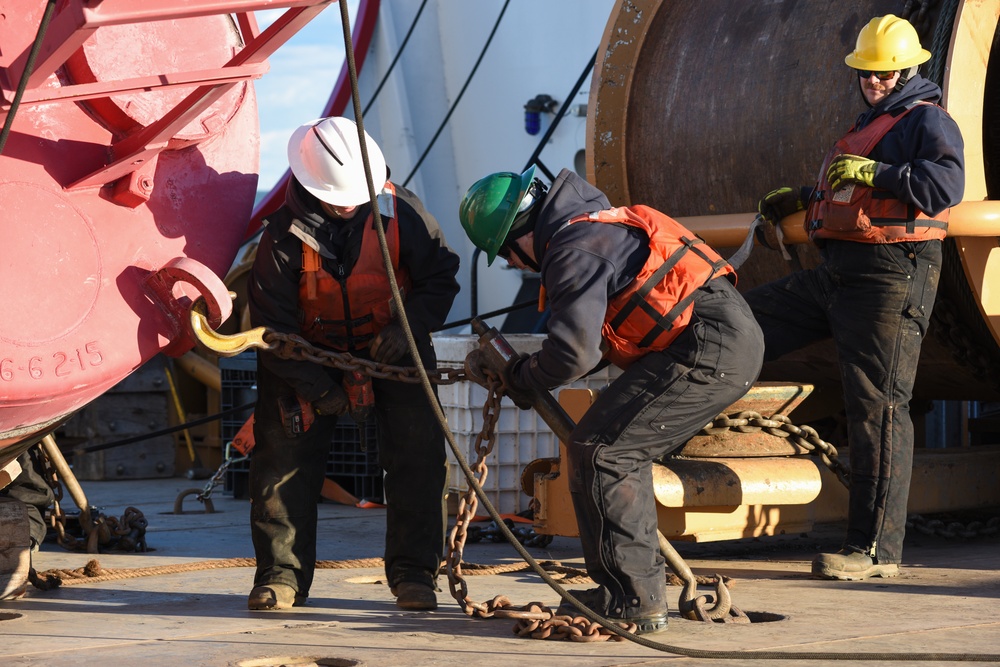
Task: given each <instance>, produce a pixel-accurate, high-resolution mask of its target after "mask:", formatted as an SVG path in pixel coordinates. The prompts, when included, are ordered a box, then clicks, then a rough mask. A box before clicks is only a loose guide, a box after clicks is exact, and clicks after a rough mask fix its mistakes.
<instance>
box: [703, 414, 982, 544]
mask: <svg viewBox="0 0 1000 667" xmlns="http://www.w3.org/2000/svg"><path fill="white" fill-rule="evenodd" d="M727 430H734V431H739V432H740V433H755V432H759V431H765V432H767V433H769V434H771V435H773V436H775V437H778V438H787V439H788V441H789V442H790V443H791V444H792V445H793V446H794V447H796V448H797V449H800V450H801V452H800V453H802V454H811V455H813V456H817V457H818V458H819V459H820V460H821V461H823V464H824V465H826V467H827V468H829V469H830V471H831V472H833V473H834V474H835V475H836V476H837V479H839V480H840V482H841V483H842V484H843V485H844V486H845V487H847V488H850V479H851V471H850V469H848V467H847V466H845V465H844V463H843V462H842V461H841V460H840V458H839V457H838V455H837V449H836V447H834V446H833V445H831V444H830V443H828V442H826V441H825V440H823V439H822V438H820V437H819V434H818V433H817V432H816V430H815V429H814V428H812V427H811V426H806V425H803V426H796V425H795V424H793V423H792V422H791V420H790V419H789V418H788V417H786V416H785V415H781V414H776V415H772V416H771V417H762V416H761V415H760V414H759V413H757V412H753V411H750V410H748V411H745V412H740V413H738V414H736V415H733V416H728V415H725V414H720V415H719V416H717V417H716V418H715V419H713V420H712V422H711V423H710V424H708V425H707V426H705V427H704V428H703V429H702V430H701V431H700V433H699V435H719V434H721V433H724V432H725V431H727ZM906 527H907V529H910V528H912V529H914V530H916V531H918V532H921V533H923V534H924V535H935V536H937V537H943V538H947V539H957V538H964V539H970V538H973V537H988V536H991V535H995V534H997V533H998V532H1000V517H993V518H991V519H988V520H985V521H972V522H970V523H968V524H962V523H960V522H957V521H949V522H945V521H942V520H940V519H925V518H924V517H922V516H920V515H919V514H913V515H910V516H908V517H907V518H906Z"/></svg>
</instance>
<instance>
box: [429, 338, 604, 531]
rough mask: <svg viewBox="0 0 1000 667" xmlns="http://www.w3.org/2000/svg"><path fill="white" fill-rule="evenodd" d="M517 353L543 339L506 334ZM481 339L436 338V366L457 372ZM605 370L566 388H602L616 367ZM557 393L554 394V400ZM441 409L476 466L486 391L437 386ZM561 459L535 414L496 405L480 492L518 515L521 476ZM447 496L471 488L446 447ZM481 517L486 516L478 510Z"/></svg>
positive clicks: (522, 506)
mask: <svg viewBox="0 0 1000 667" xmlns="http://www.w3.org/2000/svg"><path fill="white" fill-rule="evenodd" d="M504 338H506V339H507V341H508V342H509V343H510V344H511V347H513V348H514V349H515V350H517V351H518V352H521V353H528V354H530V353H532V352H535V351H537V350H539V349H540V348H541V344H542V341H543V340H544V339H545V336H543V335H534V334H504ZM478 344H479V337H478V336H475V335H467V336H434V348H435V350H436V352H437V358H438V366H439V367H441V368H446V367H461V366H462V365H463V363H464V361H465V357H466V355H467V354H468V353H469V352H471V351H472V350H474V349H475V348H476V347H478ZM610 371H611V372H610V373H609V369H604V370H602V371H600V372H598V373H595V374H593V375H591V376H589V377H587V378H584V379H583V380H578V381H577V382H574V383H572V384H570V385H567V387H571V388H574V389H581V388H582V389H600V388H601V387H603V386H604V385H605V384H607V383H608V382H609V381H610V379H611V378H612V377H615V376H617V375H618V373H619V372H620V371H619V370H618V369H617V368H613V367H612V368H611V369H610ZM558 392H559V389H557V390H555V392H553V393H555V394H556V396H558ZM438 396H439V398H440V400H441V407H442V408H443V410H444V413H445V415H446V416H447V417H448V426H449V428H450V429H451V431H452V433H453V434H454V437H455V442H456V444H457V445H458V447H459V449H460V450H461V451H462V455H463V456H464V457H465V459H466V461H467V462H468V463H469V465H472V464H473V463H475V461H476V458H477V454H476V452H475V449H474V448H475V444H476V437H477V436H478V434H479V432H480V431H481V430H482V426H483V404H484V403H485V402H486V390H485V389H484V388H483V387H480V386H479V385H477V384H475V383H473V382H456V383H454V384H450V385H441V386H439V387H438ZM556 456H559V441H558V439H557V438H556V436H555V434H554V433H553V432H552V430H551V429H550V428H549V427H548V425H547V424H546V423H545V422H544V421H542V419H541V418H540V417H539V416H538V414H537V413H536V412H535V411H534V410H520V409H519V408H518V407H517V406H515V405H514V403H513V402H511V400H510V399H509V398H504V399H503V401H502V402H501V405H500V417H499V419H498V421H497V439H496V445H495V446H494V449H493V451H492V452H490V455H489V456H488V457H487V458H486V466H487V468H488V475H487V477H486V482H485V484H484V485H483V490H484V491H486V494H487V496H488V497H489V499H490V502H492V503H493V504H494V505H495V506H496V508H497V511H499V512H500V513H501V514H516V513H518V512H523V511H524V510H526V509H528V504H529V502H530V501H531V498H530V497H528V496H527V495H525V494H524V493H523V492H522V491H521V471H522V470H523V469H524V467H525V466H526V465H527V464H529V463H531V462H532V461H534V460H535V459H539V458H549V457H556ZM448 468H449V471H448V486H449V491H450V492H454V493H459V494H464V493H465V492H466V490H467V489H468V488H469V485H468V482H467V481H466V479H465V474H464V473H463V472H462V468H461V467H460V466H459V465H458V460H457V459H456V458H455V456H454V454H453V453H452V451H451V448H450V447H448ZM478 513H479V514H486V511H485V510H484V509H482V508H481V509H480V510H479V512H478Z"/></svg>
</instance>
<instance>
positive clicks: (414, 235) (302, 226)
mask: <svg viewBox="0 0 1000 667" xmlns="http://www.w3.org/2000/svg"><path fill="white" fill-rule="evenodd" d="M396 204H397V206H398V208H399V212H398V219H399V263H400V265H401V266H402V267H405V268H406V270H407V271H408V272H409V276H410V280H411V283H412V285H411V288H410V289H409V290H408V291H407V293H406V295H405V301H404V305H405V311H406V317H407V320H408V322H409V324H410V328H411V330H412V331H413V335H414V337H415V338H416V339H417V340H420V339H421V338H423V337H427V336H429V335H430V333H431V332H432V331H435V330H437V329H439V328H440V327H441V325H442V324H443V323H444V321H445V318H446V317H447V316H448V311H449V310H450V309H451V304H452V302H453V301H454V300H455V295H456V294H458V290H459V285H458V282H457V281H456V280H455V275H456V274H457V273H458V265H459V258H458V255H457V254H455V252H454V251H452V250H451V248H449V247H448V244H447V243H446V242H445V239H444V235H443V234H442V232H441V228H440V227H439V225H438V223H437V220H435V219H434V217H433V216H432V215H431V214H430V213H429V212H428V211H427V210H426V209H425V208H424V205H423V203H422V202H421V201H420V199H418V198H417V196H416V195H415V194H413V193H412V192H410V191H409V190H407V189H405V188H402V187H400V186H398V185H397V186H396ZM370 211H371V205H370V204H367V203H366V204H364V205H363V206H360V207H359V208H358V210H357V211H356V213H355V215H354V217H353V218H351V219H350V220H340V219H334V218H330V217H328V216H327V215H326V214H325V213H324V211H323V209H322V207H321V205H320V202H319V200H318V199H316V198H315V197H314V196H313V195H311V194H309V193H308V192H306V190H305V189H304V188H302V186H301V185H299V183H298V181H296V180H295V179H294V178H293V179H292V180H291V182H290V183H289V186H288V191H287V193H286V195H285V205H284V206H282V207H281V208H280V209H278V210H277V211H275V212H274V213H272V214H271V215H269V216H267V218H266V219H265V220H264V221H263V224H264V226H265V229H264V233H263V234H262V235H261V240H260V245H259V246H258V247H257V257H256V259H255V260H254V265H253V271H252V272H251V275H250V280H249V290H248V293H249V307H250V321H251V324H252V325H253V326H255V327H259V326H266V327H270V328H271V329H274V330H275V331H278V332H281V333H290V334H300V333H301V326H300V310H299V279H300V276H301V272H302V243H303V242H305V243H308V244H309V245H310V246H312V247H313V248H315V249H316V251H317V252H318V253H319V254H320V256H321V257H322V260H323V268H324V269H325V270H326V271H328V272H329V273H330V274H331V275H333V276H337V275H339V274H340V271H339V269H340V268H343V271H344V273H343V275H350V272H351V269H352V268H353V266H354V264H355V262H356V261H357V258H358V254H359V253H360V249H361V238H362V230H361V225H362V224H363V223H364V221H365V220H367V219H368V214H369V212H370ZM386 223H387V219H386V218H385V217H383V224H386ZM261 360H262V362H263V363H264V365H265V366H266V367H267V368H268V369H269V370H270V371H271V372H273V373H275V374H276V375H278V376H279V377H281V378H282V379H283V380H285V381H286V382H287V383H288V384H289V385H290V386H292V387H293V388H294V389H295V390H296V392H298V393H299V395H300V396H302V397H303V398H304V399H305V400H307V401H313V400H316V399H317V398H319V396H320V395H321V394H323V393H324V392H325V391H327V390H328V389H330V387H331V386H333V384H334V382H335V381H334V379H333V377H331V375H330V373H329V370H330V369H327V368H325V367H323V366H320V365H317V364H314V363H311V362H303V361H294V360H286V359H279V358H277V357H275V356H274V355H272V354H268V353H263V354H262V356H261Z"/></svg>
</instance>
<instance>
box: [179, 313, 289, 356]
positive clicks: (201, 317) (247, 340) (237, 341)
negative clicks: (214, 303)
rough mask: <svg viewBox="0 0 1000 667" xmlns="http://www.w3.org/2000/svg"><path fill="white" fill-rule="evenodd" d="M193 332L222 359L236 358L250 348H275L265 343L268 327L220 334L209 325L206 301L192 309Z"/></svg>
mask: <svg viewBox="0 0 1000 667" xmlns="http://www.w3.org/2000/svg"><path fill="white" fill-rule="evenodd" d="M191 331H192V332H194V336H195V338H197V339H198V341H199V342H201V344H202V345H204V346H205V347H207V348H208V349H210V350H211V351H212V352H215V353H216V354H218V355H219V356H220V357H235V356H236V355H237V354H240V353H241V352H245V351H246V350H249V349H250V348H260V349H262V350H270V349H272V348H273V347H274V346H273V345H271V344H270V343H266V342H265V341H264V334H265V333H267V327H257V328H255V329H250V330H249V331H241V332H240V333H237V334H233V335H226V334H220V333H218V332H216V331H215V330H213V329H212V327H210V326H209V324H208V316H207V315H206V314H205V301H204V299H198V300H197V301H195V303H194V306H193V307H192V308H191Z"/></svg>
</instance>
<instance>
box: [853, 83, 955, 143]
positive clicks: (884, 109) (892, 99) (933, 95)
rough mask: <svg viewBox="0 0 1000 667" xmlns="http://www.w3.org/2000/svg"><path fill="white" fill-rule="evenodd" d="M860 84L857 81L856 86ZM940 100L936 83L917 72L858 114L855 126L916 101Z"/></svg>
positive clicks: (935, 101) (939, 91)
mask: <svg viewBox="0 0 1000 667" xmlns="http://www.w3.org/2000/svg"><path fill="white" fill-rule="evenodd" d="M860 85H861V83H860V81H859V82H858V86H860ZM859 91H860V88H859ZM861 96H862V97H864V93H863V92H862V93H861ZM940 100H941V89H940V88H939V87H938V85H937V84H936V83H934V82H933V81H930V80H929V79H925V78H924V77H922V76H921V75H919V74H914V75H913V77H912V78H911V79H910V80H909V81H907V82H906V85H905V86H903V89H902V90H894V91H892V92H891V93H889V95H888V96H886V98H885V99H884V100H882V101H881V102H879V103H878V104H876V105H875V106H873V107H871V108H870V109H868V111H866V112H864V113H863V114H861V115H860V116H858V120H857V126H858V128H859V129H860V128H862V127H864V126H865V125H867V124H868V123H870V122H871V120H872V119H873V118H875V117H876V116H881V115H882V114H884V113H891V112H893V111H898V110H902V109H905V108H907V107H910V106H912V105H913V104H915V103H917V102H921V101H922V102H933V103H935V104H936V103H937V102H938V101H940Z"/></svg>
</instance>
